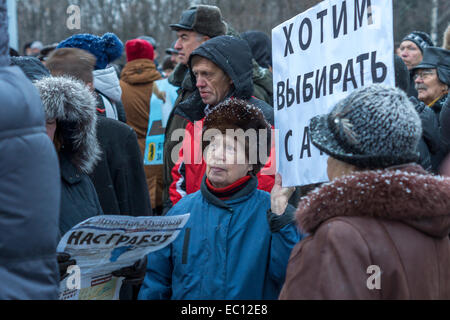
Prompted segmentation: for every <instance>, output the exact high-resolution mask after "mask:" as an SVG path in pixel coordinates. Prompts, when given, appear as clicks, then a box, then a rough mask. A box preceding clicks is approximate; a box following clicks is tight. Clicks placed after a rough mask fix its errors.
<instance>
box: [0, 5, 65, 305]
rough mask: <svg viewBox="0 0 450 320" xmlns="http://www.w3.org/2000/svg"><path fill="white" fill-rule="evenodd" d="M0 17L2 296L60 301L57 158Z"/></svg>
mask: <svg viewBox="0 0 450 320" xmlns="http://www.w3.org/2000/svg"><path fill="white" fill-rule="evenodd" d="M4 3H5V2H1V3H0V17H1V18H3V17H5V19H6V13H5V8H4V5H3V4H4ZM1 18H0V101H1V106H0V212H1V214H0V283H1V285H0V299H1V300H5V299H57V297H58V291H59V272H58V266H57V263H56V246H57V244H58V223H59V206H60V197H61V187H60V175H59V166H58V158H57V155H56V152H55V148H54V146H53V143H52V142H51V141H50V139H49V138H48V136H47V132H46V129H45V118H44V111H43V107H42V103H41V100H40V98H39V93H38V92H37V90H36V88H34V86H33V85H32V83H31V82H30V81H29V80H28V79H27V78H26V77H25V75H24V74H23V73H22V71H21V70H20V69H19V68H18V67H7V65H9V59H8V57H6V56H5V55H3V53H4V52H5V50H4V45H5V41H4V39H5V38H7V32H6V31H5V28H4V26H5V23H6V22H5V21H4V20H3V19H1ZM6 44H7V42H6ZM6 52H7V51H6Z"/></svg>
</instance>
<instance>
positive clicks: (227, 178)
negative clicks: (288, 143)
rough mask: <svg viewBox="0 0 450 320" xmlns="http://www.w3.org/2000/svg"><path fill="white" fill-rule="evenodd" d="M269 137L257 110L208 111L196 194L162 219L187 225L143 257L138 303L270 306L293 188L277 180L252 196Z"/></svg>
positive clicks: (288, 230) (288, 231)
mask: <svg viewBox="0 0 450 320" xmlns="http://www.w3.org/2000/svg"><path fill="white" fill-rule="evenodd" d="M230 129H231V130H230ZM261 129H262V130H265V131H260V130H261ZM260 132H265V133H266V134H265V135H260V134H259V133H260ZM231 133H233V134H231ZM239 133H241V135H240V134H239ZM245 135H247V136H250V138H249V139H246V138H245ZM270 137H271V131H270V125H269V124H268V123H267V122H266V120H265V119H264V116H263V114H262V113H261V111H260V110H259V109H258V108H256V107H254V106H252V105H249V104H247V103H246V102H245V101H242V100H239V99H233V98H232V99H228V100H226V101H224V102H223V103H222V104H220V105H218V106H216V107H215V108H214V109H212V110H211V111H210V112H209V114H208V115H207V116H206V118H205V120H204V123H203V141H210V143H209V144H208V145H207V146H205V148H204V157H205V161H206V164H207V168H206V175H205V177H204V178H203V182H202V186H201V189H200V191H198V192H196V193H193V194H190V195H188V196H186V197H184V198H183V199H182V200H180V202H179V203H177V204H176V205H175V206H174V207H173V208H172V209H171V210H170V211H169V212H168V215H181V214H185V213H190V218H189V221H188V223H187V224H186V226H185V228H184V229H183V230H182V231H181V233H180V234H179V236H178V237H177V239H176V240H175V241H174V242H173V243H171V244H170V245H169V246H167V247H165V248H163V249H161V250H159V251H157V252H154V253H151V254H149V255H148V264H147V274H146V277H145V280H144V283H143V285H142V287H141V290H140V293H139V299H152V300H153V299H175V300H185V299H186V300H197V299H208V300H209V299H221V300H228V299H233V300H234V299H236V300H238V299H241V300H242V299H277V297H278V294H279V292H280V290H281V287H282V285H283V282H284V277H285V271H286V267H287V263H288V259H289V255H290V252H291V249H292V248H293V246H294V245H295V244H296V243H297V242H298V241H299V240H300V235H299V234H298V231H297V228H296V226H295V225H294V220H293V212H294V211H295V209H294V208H293V207H291V206H289V205H288V202H287V201H288V199H289V197H290V195H291V194H292V192H293V188H282V187H281V177H280V176H279V175H277V178H276V181H275V186H274V188H273V190H272V193H271V194H270V195H269V193H267V192H265V191H261V190H257V184H258V180H257V178H256V176H255V175H256V173H257V172H258V171H259V170H260V168H261V167H262V166H263V164H264V163H265V162H266V160H267V158H266V155H264V154H267V151H270V146H271V141H270V140H271V139H270ZM264 150H266V152H264ZM260 153H261V154H263V155H264V156H259V159H256V161H252V160H254V159H253V158H255V157H254V155H255V154H258V155H259V154H260Z"/></svg>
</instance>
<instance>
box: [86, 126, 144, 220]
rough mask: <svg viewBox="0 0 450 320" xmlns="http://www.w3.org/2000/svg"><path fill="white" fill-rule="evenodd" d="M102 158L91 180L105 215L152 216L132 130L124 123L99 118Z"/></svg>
mask: <svg viewBox="0 0 450 320" xmlns="http://www.w3.org/2000/svg"><path fill="white" fill-rule="evenodd" d="M97 139H98V142H99V144H100V149H101V150H102V156H101V159H100V161H99V162H98V163H97V165H96V167H95V169H94V171H93V172H92V173H91V175H90V177H91V180H92V182H93V183H94V186H95V190H96V191H97V195H98V198H99V200H100V204H101V206H102V209H103V212H104V214H119V215H120V214H121V215H127V216H149V215H151V214H152V208H151V204H150V197H149V194H148V188H147V182H146V180H145V173H144V164H143V161H142V156H141V151H140V150H139V145H138V141H137V136H136V133H135V132H134V130H133V129H132V128H131V127H130V126H128V125H126V124H125V123H123V122H120V121H117V120H114V119H108V118H105V117H98V119H97Z"/></svg>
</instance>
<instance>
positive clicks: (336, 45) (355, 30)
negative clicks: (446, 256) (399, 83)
mask: <svg viewBox="0 0 450 320" xmlns="http://www.w3.org/2000/svg"><path fill="white" fill-rule="evenodd" d="M272 47H273V81H274V83H273V86H274V109H275V128H276V129H278V130H279V132H278V137H279V138H278V139H277V141H276V143H277V145H276V147H277V170H278V172H280V173H281V175H282V177H283V186H298V185H307V184H312V183H318V182H324V181H326V180H328V178H327V174H326V167H327V165H326V161H327V156H326V155H324V154H322V153H321V152H320V151H319V150H318V149H317V148H315V147H314V146H313V145H312V144H311V141H310V137H309V127H308V126H309V121H310V119H311V118H312V117H314V116H316V115H319V114H324V113H328V112H329V111H330V110H331V109H332V107H333V106H334V105H335V104H336V103H337V102H338V101H339V100H341V99H343V98H345V97H346V96H347V95H348V94H349V93H350V92H352V91H353V90H355V89H358V88H361V87H364V86H367V85H370V84H372V83H384V84H387V85H390V86H395V72H394V55H393V54H394V45H393V21H392V1H391V0H347V1H342V0H330V1H323V2H321V3H319V4H317V5H316V6H314V7H312V8H311V9H309V10H307V11H305V12H303V13H301V14H299V15H297V16H296V17H294V18H292V19H290V20H288V21H286V22H284V23H282V24H280V25H279V26H277V27H276V28H274V29H273V30H272Z"/></svg>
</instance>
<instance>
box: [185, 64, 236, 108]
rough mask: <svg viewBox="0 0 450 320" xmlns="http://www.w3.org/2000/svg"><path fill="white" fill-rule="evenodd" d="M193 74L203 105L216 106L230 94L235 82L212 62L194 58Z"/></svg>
mask: <svg viewBox="0 0 450 320" xmlns="http://www.w3.org/2000/svg"><path fill="white" fill-rule="evenodd" d="M192 72H193V73H194V75H195V78H196V86H197V88H198V91H199V92H200V96H201V98H202V101H203V103H205V104H209V105H210V106H215V105H217V104H218V103H220V102H221V101H223V100H224V99H225V97H226V95H227V94H228V92H230V89H231V85H232V83H233V81H232V80H231V79H230V78H229V77H228V76H227V75H226V74H225V72H223V70H222V69H220V68H219V67H218V66H217V65H215V64H214V63H213V62H211V61H210V60H208V59H205V58H203V57H199V56H194V58H193V59H192Z"/></svg>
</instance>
